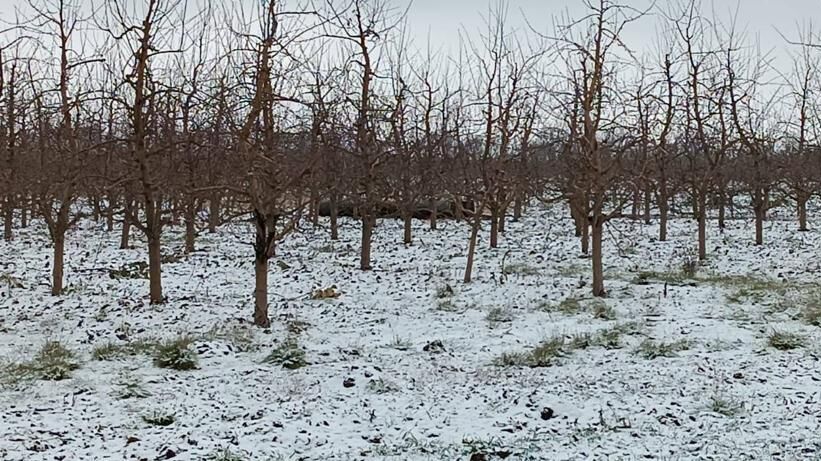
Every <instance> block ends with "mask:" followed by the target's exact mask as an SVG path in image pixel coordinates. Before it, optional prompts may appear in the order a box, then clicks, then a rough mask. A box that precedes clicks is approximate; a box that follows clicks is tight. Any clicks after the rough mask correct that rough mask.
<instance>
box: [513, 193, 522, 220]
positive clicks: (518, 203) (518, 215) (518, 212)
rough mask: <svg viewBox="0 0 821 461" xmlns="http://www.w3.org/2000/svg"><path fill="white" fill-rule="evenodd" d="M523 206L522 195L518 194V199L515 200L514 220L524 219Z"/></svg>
mask: <svg viewBox="0 0 821 461" xmlns="http://www.w3.org/2000/svg"><path fill="white" fill-rule="evenodd" d="M522 208H523V205H522V197H521V195H516V199H515V200H514V201H513V222H519V220H520V219H522Z"/></svg>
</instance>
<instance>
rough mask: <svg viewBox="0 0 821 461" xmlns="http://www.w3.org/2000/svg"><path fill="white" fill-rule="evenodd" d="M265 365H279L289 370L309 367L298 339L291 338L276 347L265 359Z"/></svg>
mask: <svg viewBox="0 0 821 461" xmlns="http://www.w3.org/2000/svg"><path fill="white" fill-rule="evenodd" d="M262 361H263V363H268V364H271V365H279V366H281V367H282V368H285V369H288V370H297V369H299V368H302V367H305V366H308V365H309V363H308V360H307V359H306V358H305V351H304V350H302V348H301V347H300V346H299V343H297V340H296V338H294V337H289V338H288V339H286V340H285V341H284V342H283V343H282V344H280V345H278V346H276V347H275V348H274V349H273V350H272V351H271V352H270V353H269V354H268V355H267V356H265V358H264V359H262Z"/></svg>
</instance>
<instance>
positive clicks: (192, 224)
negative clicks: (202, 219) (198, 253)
mask: <svg viewBox="0 0 821 461" xmlns="http://www.w3.org/2000/svg"><path fill="white" fill-rule="evenodd" d="M196 211H197V210H196V208H195V203H194V202H193V200H192V201H191V202H190V203H188V204H186V209H185V253H186V254H190V253H193V252H194V251H195V250H196V239H197V226H196V224H197V223H196Z"/></svg>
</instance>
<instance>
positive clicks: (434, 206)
mask: <svg viewBox="0 0 821 461" xmlns="http://www.w3.org/2000/svg"><path fill="white" fill-rule="evenodd" d="M430 210H431V211H430V230H436V227H437V222H436V221H437V219H438V214H439V203H437V201H436V200H431V201H430Z"/></svg>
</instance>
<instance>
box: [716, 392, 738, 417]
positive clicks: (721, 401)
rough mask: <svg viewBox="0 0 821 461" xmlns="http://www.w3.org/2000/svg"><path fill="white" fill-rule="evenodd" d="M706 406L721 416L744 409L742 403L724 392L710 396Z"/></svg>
mask: <svg viewBox="0 0 821 461" xmlns="http://www.w3.org/2000/svg"><path fill="white" fill-rule="evenodd" d="M708 408H709V409H710V411H712V412H713V413H718V414H720V415H723V416H735V415H737V414H738V413H740V412H741V411H742V410H743V409H744V405H743V404H742V403H741V402H739V401H738V400H736V399H734V398H731V397H729V396H726V395H724V394H713V395H712V396H710V401H709V402H708Z"/></svg>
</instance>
